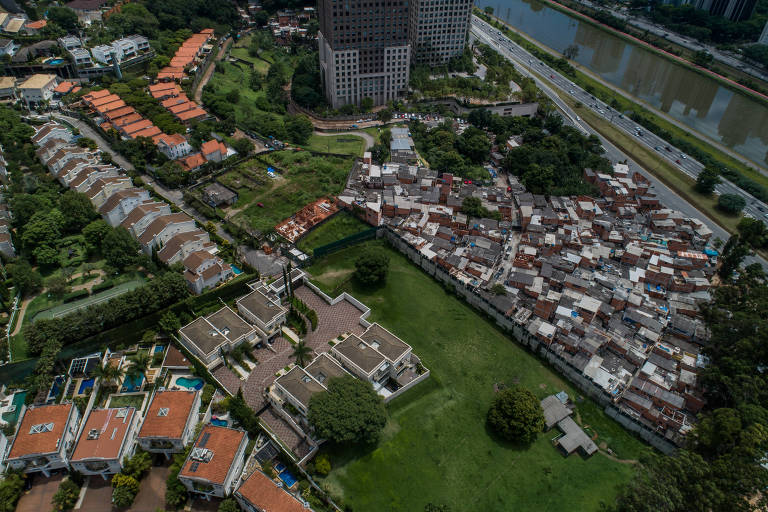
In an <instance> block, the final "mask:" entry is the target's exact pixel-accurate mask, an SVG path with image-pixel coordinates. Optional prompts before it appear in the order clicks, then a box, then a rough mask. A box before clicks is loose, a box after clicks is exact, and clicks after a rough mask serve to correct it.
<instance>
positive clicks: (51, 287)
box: [45, 276, 69, 299]
mask: <svg viewBox="0 0 768 512" xmlns="http://www.w3.org/2000/svg"><path fill="white" fill-rule="evenodd" d="M45 285H46V287H47V288H48V292H50V294H51V295H53V296H54V297H56V298H57V299H60V298H62V297H63V296H64V294H65V293H67V292H69V285H68V284H67V280H66V278H65V277H64V276H52V277H50V278H49V279H48V281H46V283H45Z"/></svg>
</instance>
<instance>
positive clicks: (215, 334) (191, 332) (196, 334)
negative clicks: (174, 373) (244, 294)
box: [179, 306, 257, 367]
mask: <svg viewBox="0 0 768 512" xmlns="http://www.w3.org/2000/svg"><path fill="white" fill-rule="evenodd" d="M179 335H180V336H181V343H182V345H184V346H185V347H186V348H187V349H188V350H189V351H191V352H192V353H193V354H194V355H196V356H197V357H198V358H199V359H200V360H201V361H202V362H203V363H205V364H206V365H207V366H208V367H212V366H213V365H215V364H216V363H218V362H219V359H220V357H221V353H222V352H229V351H230V350H232V349H233V348H235V347H236V346H237V345H239V344H241V343H250V342H252V341H253V340H254V339H255V338H256V337H257V333H256V329H254V327H253V326H252V325H250V324H249V323H248V322H246V321H245V320H243V319H242V318H240V317H239V316H238V315H237V313H235V312H234V311H232V310H231V309H230V308H229V307H228V306H224V307H223V308H221V309H220V310H218V311H216V312H214V313H211V314H210V315H208V316H201V317H199V318H196V319H195V320H193V321H192V322H190V323H189V324H187V325H185V326H184V327H182V328H181V329H179Z"/></svg>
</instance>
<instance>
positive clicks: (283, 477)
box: [278, 471, 296, 489]
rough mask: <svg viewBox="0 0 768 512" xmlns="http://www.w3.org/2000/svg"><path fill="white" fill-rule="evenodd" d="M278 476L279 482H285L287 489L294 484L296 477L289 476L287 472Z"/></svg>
mask: <svg viewBox="0 0 768 512" xmlns="http://www.w3.org/2000/svg"><path fill="white" fill-rule="evenodd" d="M278 476H279V477H280V480H282V481H283V482H285V486H286V487H288V488H289V489H290V488H291V487H293V485H294V484H295V483H296V477H295V476H293V475H292V474H290V473H289V472H288V471H283V472H282V473H280V474H279V475H278Z"/></svg>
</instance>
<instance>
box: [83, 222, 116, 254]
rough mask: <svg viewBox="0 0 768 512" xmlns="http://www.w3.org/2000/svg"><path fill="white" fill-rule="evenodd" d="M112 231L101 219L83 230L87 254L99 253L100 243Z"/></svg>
mask: <svg viewBox="0 0 768 512" xmlns="http://www.w3.org/2000/svg"><path fill="white" fill-rule="evenodd" d="M111 231H112V227H111V226H110V225H109V224H107V223H106V221H104V220H103V219H97V220H94V221H93V222H91V223H89V224H88V225H87V226H85V227H84V228H83V236H84V237H85V244H86V247H87V249H88V252H89V253H96V252H100V251H101V247H102V243H103V242H104V239H105V238H106V237H107V235H108V234H109V233H110V232H111Z"/></svg>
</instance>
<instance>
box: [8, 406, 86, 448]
mask: <svg viewBox="0 0 768 512" xmlns="http://www.w3.org/2000/svg"><path fill="white" fill-rule="evenodd" d="M73 407H74V405H73V404H61V405H43V406H40V407H34V406H30V407H29V408H28V409H27V410H26V412H25V413H24V417H23V418H22V419H21V425H20V426H19V430H18V434H16V439H14V441H13V446H11V451H10V453H9V454H8V458H9V459H16V458H19V457H24V456H26V455H34V454H37V453H41V454H42V453H54V452H55V451H56V450H57V448H58V444H59V442H60V440H61V438H62V437H63V435H64V431H65V430H66V427H67V420H68V419H69V415H70V414H71V413H72V408H73ZM46 424H50V425H51V427H50V431H48V432H39V433H35V434H31V433H30V429H32V427H33V426H35V425H46Z"/></svg>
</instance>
